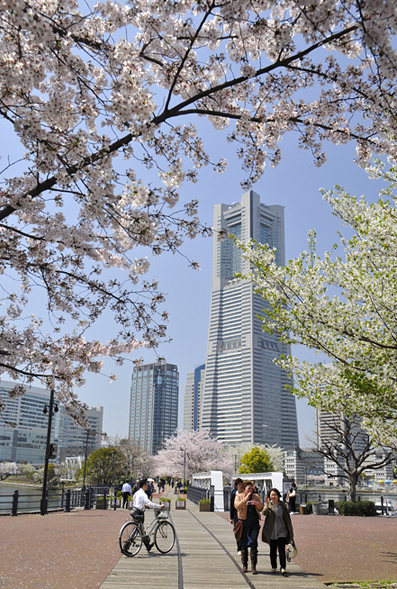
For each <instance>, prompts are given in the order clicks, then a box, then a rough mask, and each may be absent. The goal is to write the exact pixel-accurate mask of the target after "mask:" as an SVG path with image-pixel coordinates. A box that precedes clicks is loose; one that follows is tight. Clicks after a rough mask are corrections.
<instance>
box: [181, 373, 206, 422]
mask: <svg viewBox="0 0 397 589" xmlns="http://www.w3.org/2000/svg"><path fill="white" fill-rule="evenodd" d="M204 376H205V364H202V365H201V366H197V368H195V369H194V370H193V371H192V372H188V373H187V375H186V384H185V396H184V400H183V429H184V430H186V431H188V432H195V431H197V430H198V429H200V414H201V410H202V405H203V398H202V397H203V390H204Z"/></svg>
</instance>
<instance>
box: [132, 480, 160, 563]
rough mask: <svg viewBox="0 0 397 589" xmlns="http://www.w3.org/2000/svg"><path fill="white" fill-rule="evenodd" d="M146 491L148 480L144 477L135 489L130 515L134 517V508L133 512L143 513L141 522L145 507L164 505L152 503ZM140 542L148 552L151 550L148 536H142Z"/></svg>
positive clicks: (152, 543) (152, 544)
mask: <svg viewBox="0 0 397 589" xmlns="http://www.w3.org/2000/svg"><path fill="white" fill-rule="evenodd" d="M147 491H148V482H147V480H146V479H142V480H141V481H139V491H137V492H136V493H134V499H133V502H132V512H131V515H132V517H134V510H136V511H135V513H136V514H137V515H140V516H141V515H143V520H142V523H143V522H144V519H145V507H152V508H154V507H161V508H163V507H164V504H163V505H158V503H152V502H151V501H150V499H149V497H148V496H147ZM142 542H143V543H144V544H145V546H146V550H147V551H148V552H150V551H151V549H152V548H153V546H154V542H150V540H149V536H144V537H143V538H142Z"/></svg>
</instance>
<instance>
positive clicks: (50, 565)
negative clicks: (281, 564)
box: [0, 491, 397, 589]
mask: <svg viewBox="0 0 397 589" xmlns="http://www.w3.org/2000/svg"><path fill="white" fill-rule="evenodd" d="M168 493H169V491H168V492H167V494H168ZM170 497H172V502H173V505H172V510H171V518H172V521H173V523H174V525H175V528H176V531H177V535H178V543H177V545H176V546H175V547H174V548H173V549H172V551H171V552H170V553H169V554H168V555H161V554H159V553H158V552H157V550H156V548H155V547H154V548H153V549H152V551H151V552H150V554H147V552H146V550H145V549H144V548H142V550H141V552H140V553H139V554H138V555H137V556H136V557H134V558H127V557H125V556H123V555H121V554H120V550H119V545H118V532H119V529H120V527H121V525H122V524H123V523H124V521H126V520H129V519H130V517H129V512H128V510H121V509H117V510H116V511H113V510H106V511H100V510H92V511H84V510H76V511H73V512H71V513H63V512H59V513H53V514H49V515H46V516H40V515H20V516H18V517H8V516H7V517H1V518H0V588H1V589H4V588H7V589H8V588H9V589H99V588H101V589H127V588H128V587H131V588H133V587H137V586H138V585H139V586H141V587H144V588H145V587H153V586H154V587H156V586H160V587H161V588H162V589H165V588H167V587H172V588H173V589H182V588H184V589H195V588H197V589H198V588H208V589H210V588H212V587H217V588H220V589H231V588H232V587H250V589H262V588H268V589H279V588H283V587H287V586H288V587H291V588H294V589H295V588H296V589H300V588H307V589H310V588H313V589H321V588H322V589H324V587H325V585H324V584H323V583H330V582H332V581H358V580H360V581H364V580H377V579H378V580H379V579H383V580H385V579H394V580H397V548H396V546H397V540H396V539H397V518H381V517H377V518H356V517H353V518H344V517H332V516H293V524H294V529H295V538H296V542H297V545H298V549H299V555H298V557H297V558H296V559H295V560H294V561H293V563H291V565H289V566H288V576H287V577H286V578H283V577H281V575H280V574H278V573H277V574H272V573H270V565H269V557H268V547H267V545H266V544H263V543H262V542H260V543H259V560H258V571H259V574H258V575H255V576H254V575H252V574H251V573H248V574H246V575H242V573H241V572H240V569H239V567H240V563H239V557H238V556H237V553H236V547H235V542H234V538H233V534H232V526H231V525H230V523H229V521H228V517H227V515H228V514H217V513H199V511H198V506H197V505H195V504H193V503H191V502H188V503H187V510H186V511H175V510H174V507H175V504H174V499H175V496H174V495H173V494H171V495H170ZM154 500H155V501H157V500H158V499H157V498H156V496H155V498H154ZM150 517H152V512H149V513H148V515H147V521H150Z"/></svg>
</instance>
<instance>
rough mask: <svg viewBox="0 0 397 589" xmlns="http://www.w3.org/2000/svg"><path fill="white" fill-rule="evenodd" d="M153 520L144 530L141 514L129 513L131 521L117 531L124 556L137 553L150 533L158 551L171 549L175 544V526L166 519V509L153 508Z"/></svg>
mask: <svg viewBox="0 0 397 589" xmlns="http://www.w3.org/2000/svg"><path fill="white" fill-rule="evenodd" d="M154 515H155V518H154V520H153V521H152V522H151V523H150V525H149V527H148V528H147V529H146V530H145V527H144V525H143V514H142V515H141V516H136V515H135V516H134V515H133V514H132V513H131V517H132V518H133V521H131V522H127V523H125V524H124V525H123V527H122V528H121V530H120V533H119V544H120V550H121V552H122V553H123V554H125V556H129V557H132V556H135V555H137V554H138V552H139V551H140V549H141V548H142V544H143V543H144V538H145V539H146V540H147V539H148V538H150V536H151V535H154V543H155V546H156V548H157V550H158V551H159V552H161V553H162V554H167V552H169V551H170V550H172V548H173V546H174V544H175V528H174V526H173V525H172V523H171V522H169V521H167V520H168V510H165V509H162V508H159V509H156V508H155V509H154Z"/></svg>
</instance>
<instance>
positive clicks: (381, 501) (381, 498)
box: [380, 495, 383, 515]
mask: <svg viewBox="0 0 397 589" xmlns="http://www.w3.org/2000/svg"><path fill="white" fill-rule="evenodd" d="M380 505H381V508H382V515H383V495H381V496H380Z"/></svg>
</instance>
